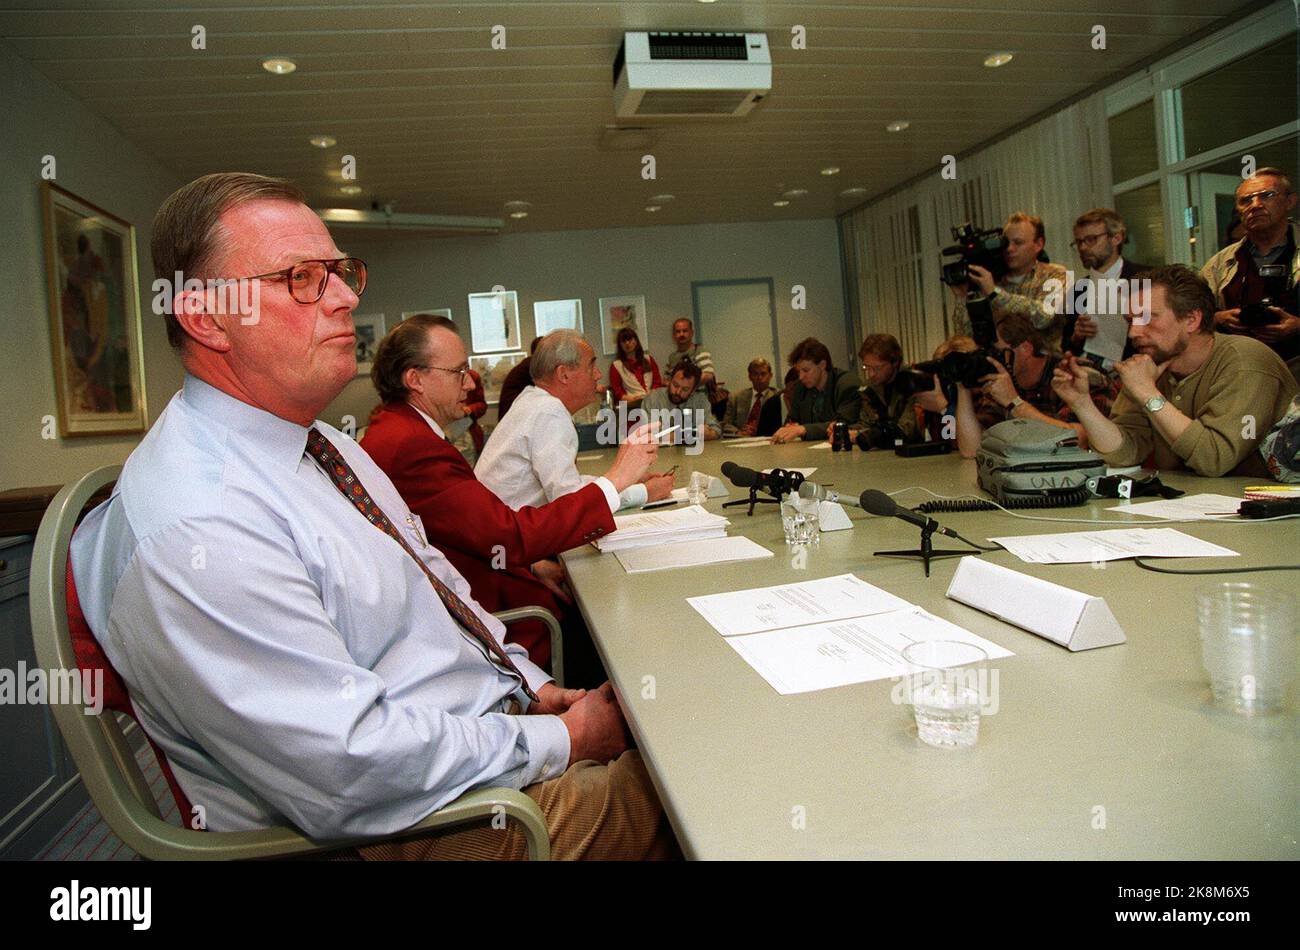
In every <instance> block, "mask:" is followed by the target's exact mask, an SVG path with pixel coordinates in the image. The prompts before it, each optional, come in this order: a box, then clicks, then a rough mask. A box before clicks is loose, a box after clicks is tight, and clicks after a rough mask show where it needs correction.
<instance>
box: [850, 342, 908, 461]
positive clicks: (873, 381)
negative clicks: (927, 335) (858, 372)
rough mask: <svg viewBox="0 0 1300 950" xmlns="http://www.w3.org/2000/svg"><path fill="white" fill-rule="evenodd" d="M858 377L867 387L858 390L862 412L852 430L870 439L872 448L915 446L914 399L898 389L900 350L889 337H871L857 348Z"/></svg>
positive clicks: (901, 353) (900, 361)
mask: <svg viewBox="0 0 1300 950" xmlns="http://www.w3.org/2000/svg"><path fill="white" fill-rule="evenodd" d="M858 359H860V360H861V361H862V374H863V377H864V378H865V379H866V381H867V384H866V385H865V386H863V387H862V388H861V393H862V411H861V413H859V415H858V419H857V422H856V424H855V425H854V426H853V427H852V429H853V434H854V436H855V437H856V435H857V433H858V432H867V433H871V434H873V435H871V436H870V438H871V439H872V444H873V446H874V445H875V444H876V443H877V442H879V444H880V445H884V446H892V445H894V441H895V439H896V438H901V439H902V440H903V441H904V442H919V441H920V439H921V431H920V428H921V427H920V423H919V422H918V420H917V416H916V401H915V397H914V396H912V395H910V394H904V393H903V392H901V391H900V389H899V387H898V371H899V369H900V368H901V367H902V365H903V348H902V347H901V346H900V345H899V343H898V340H897V339H896V338H895V337H894V336H893V335H891V334H889V333H872V334H871V335H869V336H868V337H867V338H866V339H865V340H863V341H862V346H861V347H859V348H858Z"/></svg>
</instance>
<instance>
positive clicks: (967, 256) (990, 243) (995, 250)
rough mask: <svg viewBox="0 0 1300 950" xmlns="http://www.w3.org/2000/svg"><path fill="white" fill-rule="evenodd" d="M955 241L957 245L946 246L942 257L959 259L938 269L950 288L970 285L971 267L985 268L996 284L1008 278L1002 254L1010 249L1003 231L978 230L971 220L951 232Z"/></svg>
mask: <svg viewBox="0 0 1300 950" xmlns="http://www.w3.org/2000/svg"><path fill="white" fill-rule="evenodd" d="M952 238H953V240H954V241H956V242H957V243H956V244H953V245H951V246H949V247H945V248H944V249H943V256H944V257H953V256H956V258H957V259H956V260H955V261H943V262H942V266H941V268H940V270H939V279H940V280H942V281H943V282H944V283H945V284H947V285H948V286H949V287H960V286H961V285H962V284H969V283H970V267H971V265H972V264H975V265H977V266H979V267H983V268H984V269H985V270H987V271H988V272H989V273H990V274H992V275H993V279H994V280H995V281H997V280H1001V279H1002V278H1003V277H1004V276H1005V275H1006V273H1007V262H1006V259H1005V258H1004V257H1003V256H1002V252H1003V251H1005V250H1006V249H1007V239H1006V238H1005V237H1003V236H1002V230H1001V229H1000V228H989V229H987V230H983V231H977V230H975V228H974V226H973V225H972V224H971V223H970V222H969V221H968V222H966V223H965V224H963V225H962V226H961V227H959V228H953V229H952Z"/></svg>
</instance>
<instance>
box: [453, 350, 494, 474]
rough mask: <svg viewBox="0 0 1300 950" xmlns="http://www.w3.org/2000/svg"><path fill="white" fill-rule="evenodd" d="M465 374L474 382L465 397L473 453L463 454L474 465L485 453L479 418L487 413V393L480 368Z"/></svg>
mask: <svg viewBox="0 0 1300 950" xmlns="http://www.w3.org/2000/svg"><path fill="white" fill-rule="evenodd" d="M454 325H455V324H453V326H454ZM465 375H466V376H467V377H468V381H469V382H470V383H472V384H473V385H472V387H471V388H470V391H469V395H468V396H467V397H466V398H465V418H467V419H469V420H470V423H469V430H468V432H467V434H468V436H469V440H470V446H469V448H472V450H473V452H472V454H471V452H467V451H464V450H462V452H461V454H463V455H464V456H465V461H467V462H469V464H470V465H471V466H472V465H473V464H474V463H475V462H476V461H478V457H479V456H480V455H481V454H482V453H483V442H484V435H483V427H482V426H481V425H479V420H480V419H482V418H483V416H485V415H486V414H487V393H486V392H485V391H484V389H483V377H482V376H480V375H479V374H478V370H473V369H471V370H468V371H466V374H465Z"/></svg>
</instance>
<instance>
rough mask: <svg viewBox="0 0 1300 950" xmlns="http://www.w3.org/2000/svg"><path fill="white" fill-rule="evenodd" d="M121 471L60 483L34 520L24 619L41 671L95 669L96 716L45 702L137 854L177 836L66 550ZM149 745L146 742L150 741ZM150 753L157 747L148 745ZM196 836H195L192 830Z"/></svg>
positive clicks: (101, 805) (94, 794) (95, 795)
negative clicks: (99, 683) (124, 723)
mask: <svg viewBox="0 0 1300 950" xmlns="http://www.w3.org/2000/svg"><path fill="white" fill-rule="evenodd" d="M121 471H122V467H121V466H120V465H110V466H105V467H103V468H98V469H95V470H94V471H92V472H90V473H88V474H86V475H84V476H82V477H81V478H80V479H78V480H77V481H76V482H73V483H71V484H68V485H65V486H64V487H63V488H62V489H61V490H60V491H59V493H58V494H57V495H55V497H54V500H53V501H52V502H50V507H49V508H48V509H46V512H45V515H44V517H43V518H42V519H41V525H40V528H39V529H38V530H37V532H36V543H35V547H34V550H33V552H32V569H31V617H32V639H33V641H34V645H35V648H36V658H37V661H38V662H39V663H40V665H41V668H42V669H45V670H51V671H73V670H76V671H82V670H87V671H90V672H91V673H92V674H93V673H94V672H95V671H96V670H100V671H102V675H103V692H102V697H103V701H104V708H103V711H102V712H100V714H99V715H92V714H89V708H87V707H83V706H79V705H73V704H68V703H52V704H51V711H52V712H53V714H54V720H55V722H56V723H57V724H58V727H59V731H60V732H61V733H62V735H63V739H64V741H65V742H66V743H67V745H68V751H69V752H70V753H71V754H72V759H73V761H74V762H76V764H77V769H78V771H80V772H81V777H82V780H83V781H84V782H85V784H86V790H87V792H89V794H90V797H91V800H92V801H94V803H95V805H96V807H97V808H98V809H99V811H100V814H101V815H103V817H104V820H105V821H106V822H107V823H108V826H109V827H110V828H112V829H113V831H114V832H115V833H116V834H117V836H118V837H119V838H121V839H122V840H123V841H125V842H126V843H127V845H128V846H130V847H132V848H134V849H135V850H136V851H138V852H140V853H146V854H147V853H149V852H150V851H151V850H152V849H151V848H150V847H149V846H150V844H151V843H153V842H156V841H157V840H158V838H159V837H160V836H161V837H162V838H165V839H168V840H172V839H174V836H175V834H176V833H177V832H178V829H176V828H175V827H174V826H172V825H169V824H168V823H167V822H165V821H163V819H162V816H161V814H160V813H159V810H158V805H157V803H156V802H155V801H154V797H153V793H152V792H151V791H150V789H149V783H148V782H147V781H145V777H144V773H143V772H142V771H141V769H140V765H139V763H138V762H137V761H136V758H135V753H134V751H133V750H132V749H131V745H130V742H129V741H128V740H127V738H126V736H125V735H124V733H123V731H122V727H121V725H120V724H119V723H118V720H117V716H116V715H114V713H117V712H121V713H126V714H127V715H129V716H132V717H134V710H133V709H132V708H131V701H130V697H129V696H128V695H127V691H126V686H125V684H124V683H123V682H122V679H121V677H120V676H119V675H118V673H117V671H116V670H115V669H113V666H112V664H111V663H109V661H108V657H107V656H105V655H104V652H103V650H102V649H101V648H100V646H99V643H98V641H96V640H95V638H94V636H93V634H92V633H91V631H90V628H89V627H88V626H87V624H86V621H85V618H84V616H83V615H82V613H81V605H80V603H79V601H78V599H77V592H76V587H75V584H74V583H73V578H72V572H71V570H70V569H69V563H68V549H69V545H70V542H71V540H72V532H73V530H74V529H75V527H76V524H77V519H78V517H79V516H80V514H81V509H82V508H83V507H85V504H86V502H87V501H88V500H89V499H90V497H91V496H92V495H94V494H95V492H97V491H99V489H100V488H102V487H103V486H105V485H108V484H111V483H112V482H113V481H115V480H116V479H117V477H118V475H119V474H120V473H121ZM151 741H152V740H151ZM154 748H155V750H157V746H154ZM159 765H160V766H161V767H162V769H163V774H164V775H165V776H166V777H167V781H168V784H169V785H170V786H171V788H172V793H173V795H176V796H177V806H178V807H179V808H180V809H181V818H182V821H185V820H186V819H188V817H189V816H190V814H191V812H190V808H189V802H188V801H186V800H185V796H184V793H183V792H181V790H180V787H179V786H178V785H177V784H176V780H175V776H174V775H172V773H171V768H170V767H169V766H168V764H167V762H166V759H165V757H163V756H162V755H161V753H159ZM191 834H194V835H196V836H198V837H203V836H202V835H201V834H200V833H199V832H197V831H195V832H191Z"/></svg>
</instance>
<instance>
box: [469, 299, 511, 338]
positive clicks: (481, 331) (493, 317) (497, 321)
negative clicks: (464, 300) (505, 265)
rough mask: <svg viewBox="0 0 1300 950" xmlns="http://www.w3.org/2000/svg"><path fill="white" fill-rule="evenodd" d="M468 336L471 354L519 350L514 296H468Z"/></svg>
mask: <svg viewBox="0 0 1300 950" xmlns="http://www.w3.org/2000/svg"><path fill="white" fill-rule="evenodd" d="M469 335H470V345H471V346H472V347H473V351H474V352H475V353H496V352H500V351H502V350H517V349H519V299H518V297H517V295H516V294H515V292H514V291H513V290H500V291H491V292H489V293H485V294H470V295H469Z"/></svg>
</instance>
